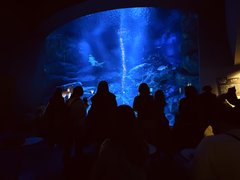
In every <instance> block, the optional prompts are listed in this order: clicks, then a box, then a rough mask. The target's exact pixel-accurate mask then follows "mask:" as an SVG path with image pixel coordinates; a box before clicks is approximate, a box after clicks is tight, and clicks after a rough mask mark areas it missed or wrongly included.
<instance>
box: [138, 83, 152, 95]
mask: <svg viewBox="0 0 240 180" xmlns="http://www.w3.org/2000/svg"><path fill="white" fill-rule="evenodd" d="M138 92H139V93H140V95H149V94H150V89H149V87H148V85H147V84H146V83H141V84H140V86H139V88H138Z"/></svg>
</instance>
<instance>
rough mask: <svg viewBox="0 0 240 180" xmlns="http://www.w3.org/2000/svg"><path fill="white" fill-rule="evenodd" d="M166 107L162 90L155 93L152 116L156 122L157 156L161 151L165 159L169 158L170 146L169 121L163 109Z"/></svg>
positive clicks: (170, 155)
mask: <svg viewBox="0 0 240 180" xmlns="http://www.w3.org/2000/svg"><path fill="white" fill-rule="evenodd" d="M165 106H166V100H165V97H164V93H163V91H162V90H157V91H156V92H155V99H154V110H155V112H154V115H155V117H154V118H155V121H156V135H157V139H156V140H157V143H156V147H157V156H160V151H163V152H164V153H165V155H166V156H167V158H171V157H172V154H171V145H170V142H171V141H170V134H171V130H170V127H169V121H168V119H167V118H166V116H165V113H164V107H165Z"/></svg>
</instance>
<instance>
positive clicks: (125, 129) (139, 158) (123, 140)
mask: <svg viewBox="0 0 240 180" xmlns="http://www.w3.org/2000/svg"><path fill="white" fill-rule="evenodd" d="M148 153H149V148H148V146H147V144H146V142H145V141H144V140H143V139H142V138H141V136H140V135H139V131H138V129H137V121H136V117H135V114H134V111H133V109H132V108H131V107H130V106H128V105H121V106H119V107H117V110H116V117H115V118H114V122H113V123H112V133H111V136H110V138H107V139H106V140H105V141H104V142H103V143H102V146H101V150H100V152H99V156H98V159H97V161H96V163H95V165H94V167H93V169H92V171H91V173H90V178H89V179H90V180H95V179H118V180H120V179H124V180H125V179H139V180H146V179H147V177H146V170H147V159H148Z"/></svg>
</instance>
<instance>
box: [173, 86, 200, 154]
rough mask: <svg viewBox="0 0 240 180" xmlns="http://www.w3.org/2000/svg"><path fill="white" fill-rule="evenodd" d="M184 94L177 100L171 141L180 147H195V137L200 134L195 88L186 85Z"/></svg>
mask: <svg viewBox="0 0 240 180" xmlns="http://www.w3.org/2000/svg"><path fill="white" fill-rule="evenodd" d="M185 96H186V97H185V98H182V99H181V100H180V102H179V110H178V113H177V114H176V117H175V124H174V127H173V130H172V132H173V142H174V143H176V144H178V145H177V146H178V148H180V149H185V148H195V147H196V145H197V144H196V139H197V138H199V137H198V135H199V133H200V134H201V132H200V130H199V129H198V125H199V122H200V119H201V117H200V102H199V98H198V92H197V89H196V88H195V87H194V86H186V87H185ZM201 130H202V129H201ZM204 130H205V129H204ZM204 130H203V132H202V136H203V134H204Z"/></svg>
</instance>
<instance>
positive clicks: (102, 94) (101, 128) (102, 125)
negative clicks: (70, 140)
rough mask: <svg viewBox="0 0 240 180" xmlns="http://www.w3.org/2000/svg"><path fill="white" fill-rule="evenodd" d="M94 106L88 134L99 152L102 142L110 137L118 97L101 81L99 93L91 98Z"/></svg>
mask: <svg viewBox="0 0 240 180" xmlns="http://www.w3.org/2000/svg"><path fill="white" fill-rule="evenodd" d="M91 101H92V105H91V108H90V109H89V111H88V116H87V119H86V123H87V124H86V133H88V136H91V138H90V140H91V141H93V142H94V143H95V148H96V151H97V152H98V151H99V149H100V147H101V144H102V142H103V141H104V140H105V139H106V138H107V137H109V130H110V127H111V122H112V120H113V119H114V117H115V110H116V108H117V101H116V96H115V95H114V94H113V93H111V92H109V87H108V83H107V82H106V81H100V83H99V85H98V88H97V93H96V94H95V95H94V96H93V97H92V98H91Z"/></svg>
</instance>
